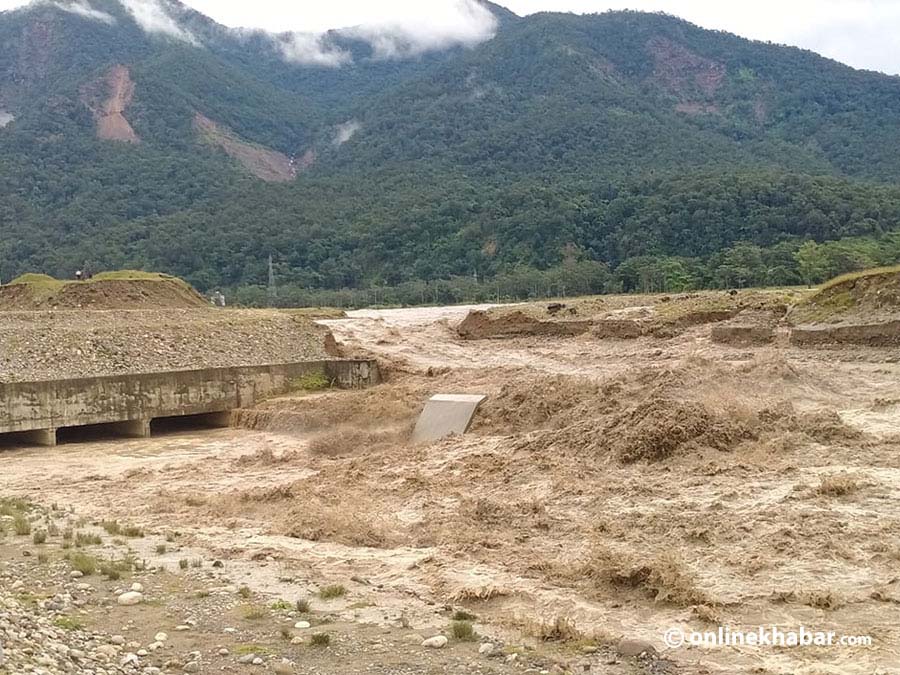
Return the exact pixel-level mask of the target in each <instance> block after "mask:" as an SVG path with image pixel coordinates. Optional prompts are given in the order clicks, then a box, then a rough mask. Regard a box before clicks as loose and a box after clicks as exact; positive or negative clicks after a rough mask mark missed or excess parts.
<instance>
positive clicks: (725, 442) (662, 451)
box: [519, 396, 755, 464]
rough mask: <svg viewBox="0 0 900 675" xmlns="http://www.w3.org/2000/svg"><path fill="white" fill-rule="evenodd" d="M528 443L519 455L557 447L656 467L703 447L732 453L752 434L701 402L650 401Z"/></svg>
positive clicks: (655, 398) (657, 398)
mask: <svg viewBox="0 0 900 675" xmlns="http://www.w3.org/2000/svg"><path fill="white" fill-rule="evenodd" d="M578 417H581V418H582V421H579V422H575V423H573V424H571V425H569V426H566V427H564V428H562V429H559V430H544V431H540V432H537V433H535V434H533V435H532V436H531V437H529V438H526V439H525V440H524V441H523V442H522V443H521V444H520V446H519V449H522V450H546V449H549V448H557V449H559V450H561V451H570V452H571V451H574V452H575V453H577V454H581V453H585V454H590V455H598V456H599V455H607V456H612V457H615V458H616V459H618V460H619V461H621V462H623V463H625V464H632V463H635V462H641V461H645V462H658V461H662V460H665V459H668V458H670V457H673V456H677V455H683V454H688V453H689V452H691V451H694V450H699V449H701V448H710V449H714V450H721V451H726V450H731V449H733V448H734V447H735V446H737V445H738V444H739V443H740V442H741V441H743V440H748V439H752V438H754V437H755V435H754V433H753V432H752V431H751V430H750V429H749V428H748V427H747V426H745V425H744V424H743V423H741V422H740V421H738V420H737V419H733V418H732V417H729V416H727V415H724V414H720V413H716V412H713V411H711V410H710V409H709V408H708V407H707V406H705V405H704V404H702V403H699V402H692V401H680V400H674V399H671V398H666V397H660V396H653V397H651V398H649V399H647V400H646V401H643V402H641V403H639V404H637V405H633V406H630V407H628V408H626V409H624V410H620V411H618V412H615V413H612V414H608V415H602V416H598V417H596V418H594V419H587V420H585V419H584V418H583V416H582V415H579V416H578Z"/></svg>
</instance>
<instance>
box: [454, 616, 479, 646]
mask: <svg viewBox="0 0 900 675" xmlns="http://www.w3.org/2000/svg"><path fill="white" fill-rule="evenodd" d="M450 633H451V634H452V635H453V637H454V638H456V639H457V640H463V641H464V642H471V641H472V640H474V639H475V629H474V628H473V627H472V622H471V621H452V622H451V623H450Z"/></svg>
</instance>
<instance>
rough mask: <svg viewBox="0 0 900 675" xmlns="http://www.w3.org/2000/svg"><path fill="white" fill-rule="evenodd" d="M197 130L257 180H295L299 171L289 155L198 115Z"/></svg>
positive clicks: (195, 126)
mask: <svg viewBox="0 0 900 675" xmlns="http://www.w3.org/2000/svg"><path fill="white" fill-rule="evenodd" d="M194 129H195V130H196V131H197V133H198V134H199V135H200V137H201V138H203V139H204V140H206V141H208V142H210V143H212V144H213V145H215V146H217V147H219V148H221V149H222V150H224V151H225V154H227V155H228V156H229V157H231V158H232V159H235V160H237V161H238V162H239V163H240V164H241V166H243V167H244V168H245V169H246V170H247V171H249V172H250V173H252V174H253V175H254V176H256V177H257V178H259V179H261V180H264V181H266V182H269V183H285V182H288V181H292V180H294V178H295V177H296V175H297V171H296V169H295V167H294V165H293V163H292V162H291V160H290V158H289V157H288V156H287V155H284V154H282V153H280V152H277V151H275V150H272V149H270V148H266V147H263V146H261V145H255V144H253V143H249V142H247V141H245V140H242V139H241V138H239V137H238V136H237V135H236V134H235V133H234V132H233V131H231V130H230V129H228V128H227V127H225V126H222V125H221V124H218V123H216V122H214V121H212V120H211V119H209V118H208V117H206V116H204V115H201V114H200V113H197V114H196V115H195V116H194Z"/></svg>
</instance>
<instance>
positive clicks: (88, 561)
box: [69, 553, 97, 577]
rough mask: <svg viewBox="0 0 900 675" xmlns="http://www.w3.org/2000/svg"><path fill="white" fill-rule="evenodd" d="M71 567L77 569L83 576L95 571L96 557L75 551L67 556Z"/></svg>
mask: <svg viewBox="0 0 900 675" xmlns="http://www.w3.org/2000/svg"><path fill="white" fill-rule="evenodd" d="M69 563H70V564H71V565H72V569H74V570H78V571H79V572H81V573H82V574H83V575H84V576H86V577H87V576H90V575H91V574H93V573H94V572H96V571H97V559H96V558H95V557H94V556H92V555H87V554H86V553H75V554H73V555H72V556H71V557H70V558H69Z"/></svg>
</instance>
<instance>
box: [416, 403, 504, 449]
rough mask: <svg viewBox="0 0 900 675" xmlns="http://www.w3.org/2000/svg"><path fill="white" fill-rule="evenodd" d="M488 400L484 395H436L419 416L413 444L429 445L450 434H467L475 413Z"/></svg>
mask: <svg viewBox="0 0 900 675" xmlns="http://www.w3.org/2000/svg"><path fill="white" fill-rule="evenodd" d="M486 398H487V396H484V395H482V394H435V395H434V396H432V397H431V398H430V399H428V402H427V403H426V404H425V409H424V410H422V414H421V415H419V421H418V422H416V428H415V429H414V430H413V442H415V443H428V442H431V441H436V440H438V439H440V438H444V437H445V436H449V435H450V434H464V433H466V431H468V430H469V426H471V424H472V418H474V417H475V411H476V410H478V406H480V405H481V404H482V402H483V401H484V400H485V399H486Z"/></svg>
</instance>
